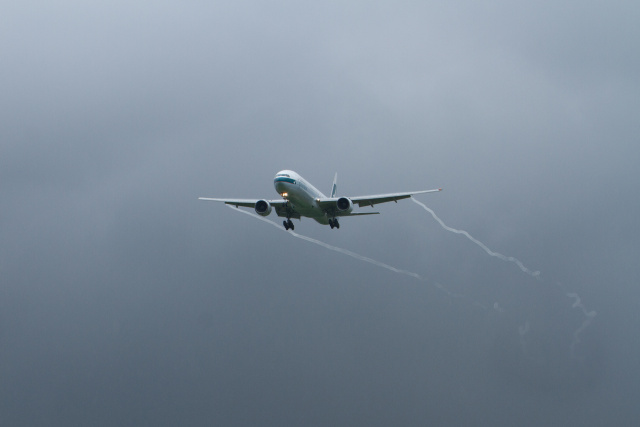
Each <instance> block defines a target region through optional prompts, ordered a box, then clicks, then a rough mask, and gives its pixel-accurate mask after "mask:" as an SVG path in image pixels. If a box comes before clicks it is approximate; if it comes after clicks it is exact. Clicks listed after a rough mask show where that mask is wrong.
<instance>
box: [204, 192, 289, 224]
mask: <svg viewBox="0 0 640 427" xmlns="http://www.w3.org/2000/svg"><path fill="white" fill-rule="evenodd" d="M198 200H209V201H212V202H222V203H224V204H226V205H231V206H235V207H236V208H237V207H240V206H242V207H244V208H255V206H256V203H257V202H258V201H259V200H261V199H214V198H211V197H198ZM267 202H269V204H270V205H271V207H272V208H273V210H275V211H276V214H277V215H278V216H282V217H286V216H287V207H286V200H283V199H280V200H267ZM288 214H289V218H296V219H297V218H300V214H299V213H298V212H296V211H294V210H292V209H290V208H289V212H288Z"/></svg>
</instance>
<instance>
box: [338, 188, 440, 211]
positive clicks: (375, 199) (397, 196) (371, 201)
mask: <svg viewBox="0 0 640 427" xmlns="http://www.w3.org/2000/svg"><path fill="white" fill-rule="evenodd" d="M438 191H442V188H436V189H434V190H421V191H410V192H407V193H388V194H374V195H371V196H358V197H350V199H351V201H352V202H353V203H354V204H355V205H358V206H359V207H362V206H373V205H377V204H379V203H387V202H397V201H398V200H402V199H408V198H409V197H411V196H413V195H414V194H424V193H436V192H438Z"/></svg>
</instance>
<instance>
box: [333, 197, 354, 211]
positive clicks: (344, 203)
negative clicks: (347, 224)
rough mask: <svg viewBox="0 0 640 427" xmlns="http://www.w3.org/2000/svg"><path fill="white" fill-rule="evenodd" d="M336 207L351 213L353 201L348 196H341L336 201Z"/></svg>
mask: <svg viewBox="0 0 640 427" xmlns="http://www.w3.org/2000/svg"><path fill="white" fill-rule="evenodd" d="M336 207H337V208H338V210H339V211H340V212H344V213H350V212H351V211H352V210H353V202H352V201H351V199H349V198H347V197H340V198H339V199H338V201H337V202H336Z"/></svg>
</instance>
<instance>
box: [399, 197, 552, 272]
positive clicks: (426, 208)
mask: <svg viewBox="0 0 640 427" xmlns="http://www.w3.org/2000/svg"><path fill="white" fill-rule="evenodd" d="M411 200H413V201H414V203H416V204H418V205H420V206H422V208H423V209H424V210H425V211H427V212H429V213H430V214H431V216H432V217H433V218H434V219H435V220H436V221H438V223H439V224H440V226H442V228H444V229H445V230H447V231H450V232H452V233H456V234H462V235H464V236H465V237H467V238H468V239H469V240H471V241H472V242H473V243H475V244H476V245H478V246H480V247H481V248H482V249H483V250H484V251H485V252H486V253H487V254H489V255H491V256H493V257H496V258H499V259H501V260H503V261H509V262H513V263H515V264H517V265H518V267H520V270H522V271H524V272H525V273H527V274H529V275H531V276H533V277H539V276H540V272H539V271H531V270H529V269H528V268H527V267H525V266H524V264H522V262H521V261H520V260H519V259H517V258H514V257H512V256H509V257H508V256H505V255H502V254H500V253H498V252H494V251H492V250H491V249H489V248H488V247H487V246H486V245H485V244H484V243H482V242H481V241H479V240H478V239H475V238H474V237H473V236H471V235H470V234H469V233H467V232H466V231H464V230H457V229H455V228H451V227H449V226H448V225H446V224H445V223H444V222H443V221H442V220H441V219H440V218H438V216H437V215H436V213H435V212H434V211H432V210H431V209H429V208H428V207H427V206H426V205H424V204H423V203H421V202H419V201H417V200H416V199H414V198H413V197H411Z"/></svg>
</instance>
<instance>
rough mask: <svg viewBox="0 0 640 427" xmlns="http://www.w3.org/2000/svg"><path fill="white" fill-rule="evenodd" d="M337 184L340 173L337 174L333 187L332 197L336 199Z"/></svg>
mask: <svg viewBox="0 0 640 427" xmlns="http://www.w3.org/2000/svg"><path fill="white" fill-rule="evenodd" d="M337 182H338V172H336V175H335V176H334V177H333V186H332V187H331V197H332V198H333V197H336V190H337Z"/></svg>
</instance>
